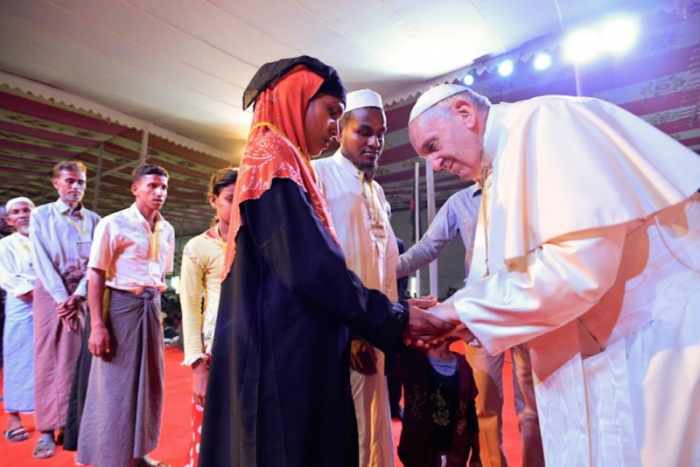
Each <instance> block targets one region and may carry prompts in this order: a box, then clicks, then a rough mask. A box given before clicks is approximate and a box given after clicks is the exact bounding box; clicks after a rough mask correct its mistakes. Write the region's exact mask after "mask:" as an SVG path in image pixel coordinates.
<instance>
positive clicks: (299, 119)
mask: <svg viewBox="0 0 700 467" xmlns="http://www.w3.org/2000/svg"><path fill="white" fill-rule="evenodd" d="M322 84H323V78H321V77H320V76H319V75H317V74H315V73H313V72H311V71H309V70H308V69H307V68H306V67H305V66H303V65H299V66H297V67H295V68H294V69H292V70H291V71H290V72H289V73H287V74H286V75H285V76H284V77H283V78H282V79H280V80H279V81H277V82H276V83H274V84H272V85H271V86H269V87H268V88H267V89H265V90H264V91H263V92H261V93H260V95H258V97H257V100H256V103H255V116H254V117H253V124H252V127H251V131H250V134H249V136H248V143H247V144H246V148H245V152H244V153H243V160H242V161H241V165H240V167H239V169H238V180H237V181H236V191H235V194H234V201H233V202H234V204H235V205H236V207H235V208H234V209H233V211H232V213H231V224H230V225H231V227H230V228H229V234H228V241H227V245H226V261H225V264H224V265H225V267H224V275H223V277H226V275H228V273H229V271H231V266H232V265H233V259H234V258H235V256H236V234H237V233H238V229H239V228H240V226H241V210H240V206H239V204H240V203H242V202H244V201H247V200H249V199H258V198H260V197H261V196H262V195H263V193H265V192H266V191H267V190H268V189H269V188H270V186H272V179H274V178H289V179H291V180H294V181H295V182H296V183H297V184H298V185H299V186H300V187H301V189H302V190H304V192H306V193H308V195H309V199H310V201H311V205H312V206H313V208H314V211H315V212H316V215H317V216H318V217H319V219H321V222H322V223H323V225H324V226H325V227H326V229H328V231H329V232H330V234H331V235H332V236H333V239H334V240H335V241H336V243H339V242H338V238H337V237H336V235H335V229H333V223H332V221H331V216H330V213H329V211H328V206H327V205H326V200H325V199H324V198H323V195H322V194H321V192H320V191H319V189H318V185H316V178H315V175H314V173H313V169H312V168H311V163H310V159H311V157H310V156H309V151H308V148H307V145H306V136H305V133H304V117H305V116H306V110H307V109H308V108H309V101H310V100H311V98H312V97H313V96H314V95H315V94H316V93H317V92H318V90H319V89H320V88H321V85H322Z"/></svg>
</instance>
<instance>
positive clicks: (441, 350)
mask: <svg viewBox="0 0 700 467" xmlns="http://www.w3.org/2000/svg"><path fill="white" fill-rule="evenodd" d="M458 340H460V338H459V337H457V336H448V337H446V338H445V339H444V340H443V341H441V342H440V343H439V344H438V345H437V346H435V348H434V349H430V350H428V357H430V358H440V356H441V355H442V356H445V355H448V354H450V345H452V343H453V342H457V341H458Z"/></svg>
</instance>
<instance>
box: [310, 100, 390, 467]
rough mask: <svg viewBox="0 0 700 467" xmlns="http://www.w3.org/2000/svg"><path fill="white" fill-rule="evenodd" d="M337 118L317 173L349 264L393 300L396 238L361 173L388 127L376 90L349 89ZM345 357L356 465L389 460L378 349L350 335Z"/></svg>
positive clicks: (378, 465)
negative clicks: (334, 142) (329, 152)
mask: <svg viewBox="0 0 700 467" xmlns="http://www.w3.org/2000/svg"><path fill="white" fill-rule="evenodd" d="M339 126H340V132H339V134H338V139H339V141H340V149H339V150H338V151H337V152H336V153H335V154H334V155H333V156H332V157H329V158H326V159H322V160H319V161H314V162H313V167H314V170H315V171H316V176H317V180H318V182H319V185H320V186H321V189H322V191H323V194H324V196H325V198H326V201H327V202H328V208H329V210H330V213H331V217H332V219H333V225H334V226H335V231H336V235H337V236H338V240H339V241H340V246H341V247H342V248H343V252H344V253H345V258H346V261H347V265H348V269H350V270H351V271H353V272H354V273H355V274H357V275H358V276H359V277H360V279H361V280H362V283H363V284H364V285H365V287H368V288H371V289H376V290H380V291H381V292H383V293H384V294H385V295H386V296H387V297H389V299H390V300H394V301H396V300H397V299H398V296H397V291H396V265H397V263H398V256H399V250H398V245H397V243H396V237H395V236H394V231H393V229H392V228H391V224H390V223H389V218H388V216H387V212H386V205H387V202H386V199H385V197H384V191H383V190H382V188H381V186H379V184H378V183H377V182H375V181H374V180H372V179H371V178H369V179H368V177H366V176H365V175H366V173H367V172H371V171H373V170H375V169H376V166H377V163H378V160H379V156H381V154H382V150H383V148H384V135H385V134H386V131H387V128H386V116H385V114H384V110H383V107H382V100H381V96H380V95H379V94H377V93H376V92H374V91H371V90H369V89H364V90H361V91H355V92H351V93H349V94H348V95H347V106H346V111H345V115H344V116H343V118H342V120H341V121H340V125H339ZM350 359H351V370H350V382H351V385H352V393H353V400H354V403H355V413H356V417H357V427H358V435H359V448H360V466H361V467H365V466H372V467H383V466H384V467H386V466H393V465H394V453H393V447H392V436H391V414H390V411H389V399H388V390H387V381H386V376H385V373H384V355H383V354H382V353H381V352H380V351H379V350H377V349H374V348H373V347H372V346H371V345H370V344H369V343H368V342H366V341H364V340H363V339H361V338H359V336H355V337H353V339H352V341H351V357H350Z"/></svg>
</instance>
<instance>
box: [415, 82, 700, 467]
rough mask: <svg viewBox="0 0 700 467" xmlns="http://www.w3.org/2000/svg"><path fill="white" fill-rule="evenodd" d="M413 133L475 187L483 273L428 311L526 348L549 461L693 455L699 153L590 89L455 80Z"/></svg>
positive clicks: (687, 460)
mask: <svg viewBox="0 0 700 467" xmlns="http://www.w3.org/2000/svg"><path fill="white" fill-rule="evenodd" d="M409 134H410V139H411V144H412V145H413V147H414V148H415V149H416V151H418V153H419V154H420V155H421V156H422V157H426V158H427V159H428V160H429V162H430V163H431V164H432V165H433V167H434V168H435V169H436V170H440V169H446V170H449V171H450V172H453V173H456V174H458V175H459V176H460V177H462V178H465V179H467V178H471V179H475V180H477V181H481V182H482V185H483V187H484V194H483V195H482V200H483V201H482V203H483V209H482V213H483V216H482V217H483V223H482V225H481V229H477V230H480V232H477V239H478V238H483V239H484V240H483V241H484V252H485V255H484V258H483V260H482V261H479V263H481V267H482V269H483V270H484V272H485V274H486V277H485V278H484V279H483V280H481V281H479V282H477V283H475V284H473V285H472V286H471V287H468V288H465V289H462V290H460V291H458V292H457V293H456V294H455V295H454V296H453V297H452V299H451V300H449V301H447V302H446V303H443V304H440V305H438V306H437V307H435V308H434V309H433V312H434V313H436V314H437V316H439V317H441V318H443V319H448V320H450V321H451V322H453V323H455V324H460V325H461V327H462V328H461V329H458V330H457V331H456V332H459V333H460V334H461V335H462V336H463V337H464V339H465V340H468V341H471V340H472V339H474V338H476V339H477V340H478V342H479V343H480V344H481V345H483V347H484V348H485V349H486V350H487V351H488V352H489V353H491V354H495V353H498V352H501V351H502V350H504V349H506V348H509V347H512V346H514V345H517V344H520V343H523V342H527V343H528V347H529V349H530V356H531V360H532V370H533V378H534V385H535V393H536V397H537V409H538V413H539V419H540V426H541V431H542V439H543V445H544V451H545V458H546V462H547V465H554V466H572V467H577V466H590V465H595V466H606V467H618V466H625V467H626V466H640V465H641V466H656V465H700V418H698V417H697V411H696V410H692V409H689V408H690V407H698V406H700V392H699V391H698V390H697V388H698V386H700V337H698V336H700V320H699V319H698V318H697V317H698V311H699V310H700V195H698V193H696V190H697V189H698V186H700V158H699V157H698V155H697V154H695V153H693V152H692V151H691V150H689V149H688V148H686V147H684V146H683V145H681V144H679V143H678V142H677V141H674V140H673V139H672V138H669V137H668V136H667V135H665V134H664V133H662V132H661V131H659V130H658V129H656V128H654V127H653V126H651V125H649V124H648V123H646V122H645V121H643V120H641V119H639V118H637V117H636V116H634V115H632V114H630V113H629V112H627V111H625V110H623V109H621V108H619V107H616V106H614V105H612V104H610V103H607V102H605V101H601V100H599V99H592V98H575V97H566V96H542V97H538V98H535V99H530V100H526V101H522V102H517V103H513V104H509V103H500V104H498V105H493V106H492V105H490V103H489V102H488V100H487V99H485V98H484V97H483V96H480V95H478V94H476V93H474V92H473V91H471V90H470V89H468V88H465V87H463V86H457V85H441V86H437V87H434V88H432V89H431V90H429V91H427V92H426V93H425V94H423V95H422V96H421V97H420V98H419V99H418V101H417V102H416V106H415V107H414V108H413V110H412V112H411V117H410V123H409ZM472 263H473V264H474V261H472ZM474 273H475V271H474V270H472V271H471V274H474Z"/></svg>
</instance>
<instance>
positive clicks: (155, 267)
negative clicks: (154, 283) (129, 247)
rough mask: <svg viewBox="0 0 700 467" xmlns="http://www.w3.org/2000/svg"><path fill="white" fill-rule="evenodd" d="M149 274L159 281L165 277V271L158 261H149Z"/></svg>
mask: <svg viewBox="0 0 700 467" xmlns="http://www.w3.org/2000/svg"><path fill="white" fill-rule="evenodd" d="M148 274H150V276H151V277H153V278H154V279H156V280H158V281H159V280H160V278H161V276H162V275H163V270H162V268H161V267H160V263H159V262H157V261H149V262H148Z"/></svg>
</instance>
